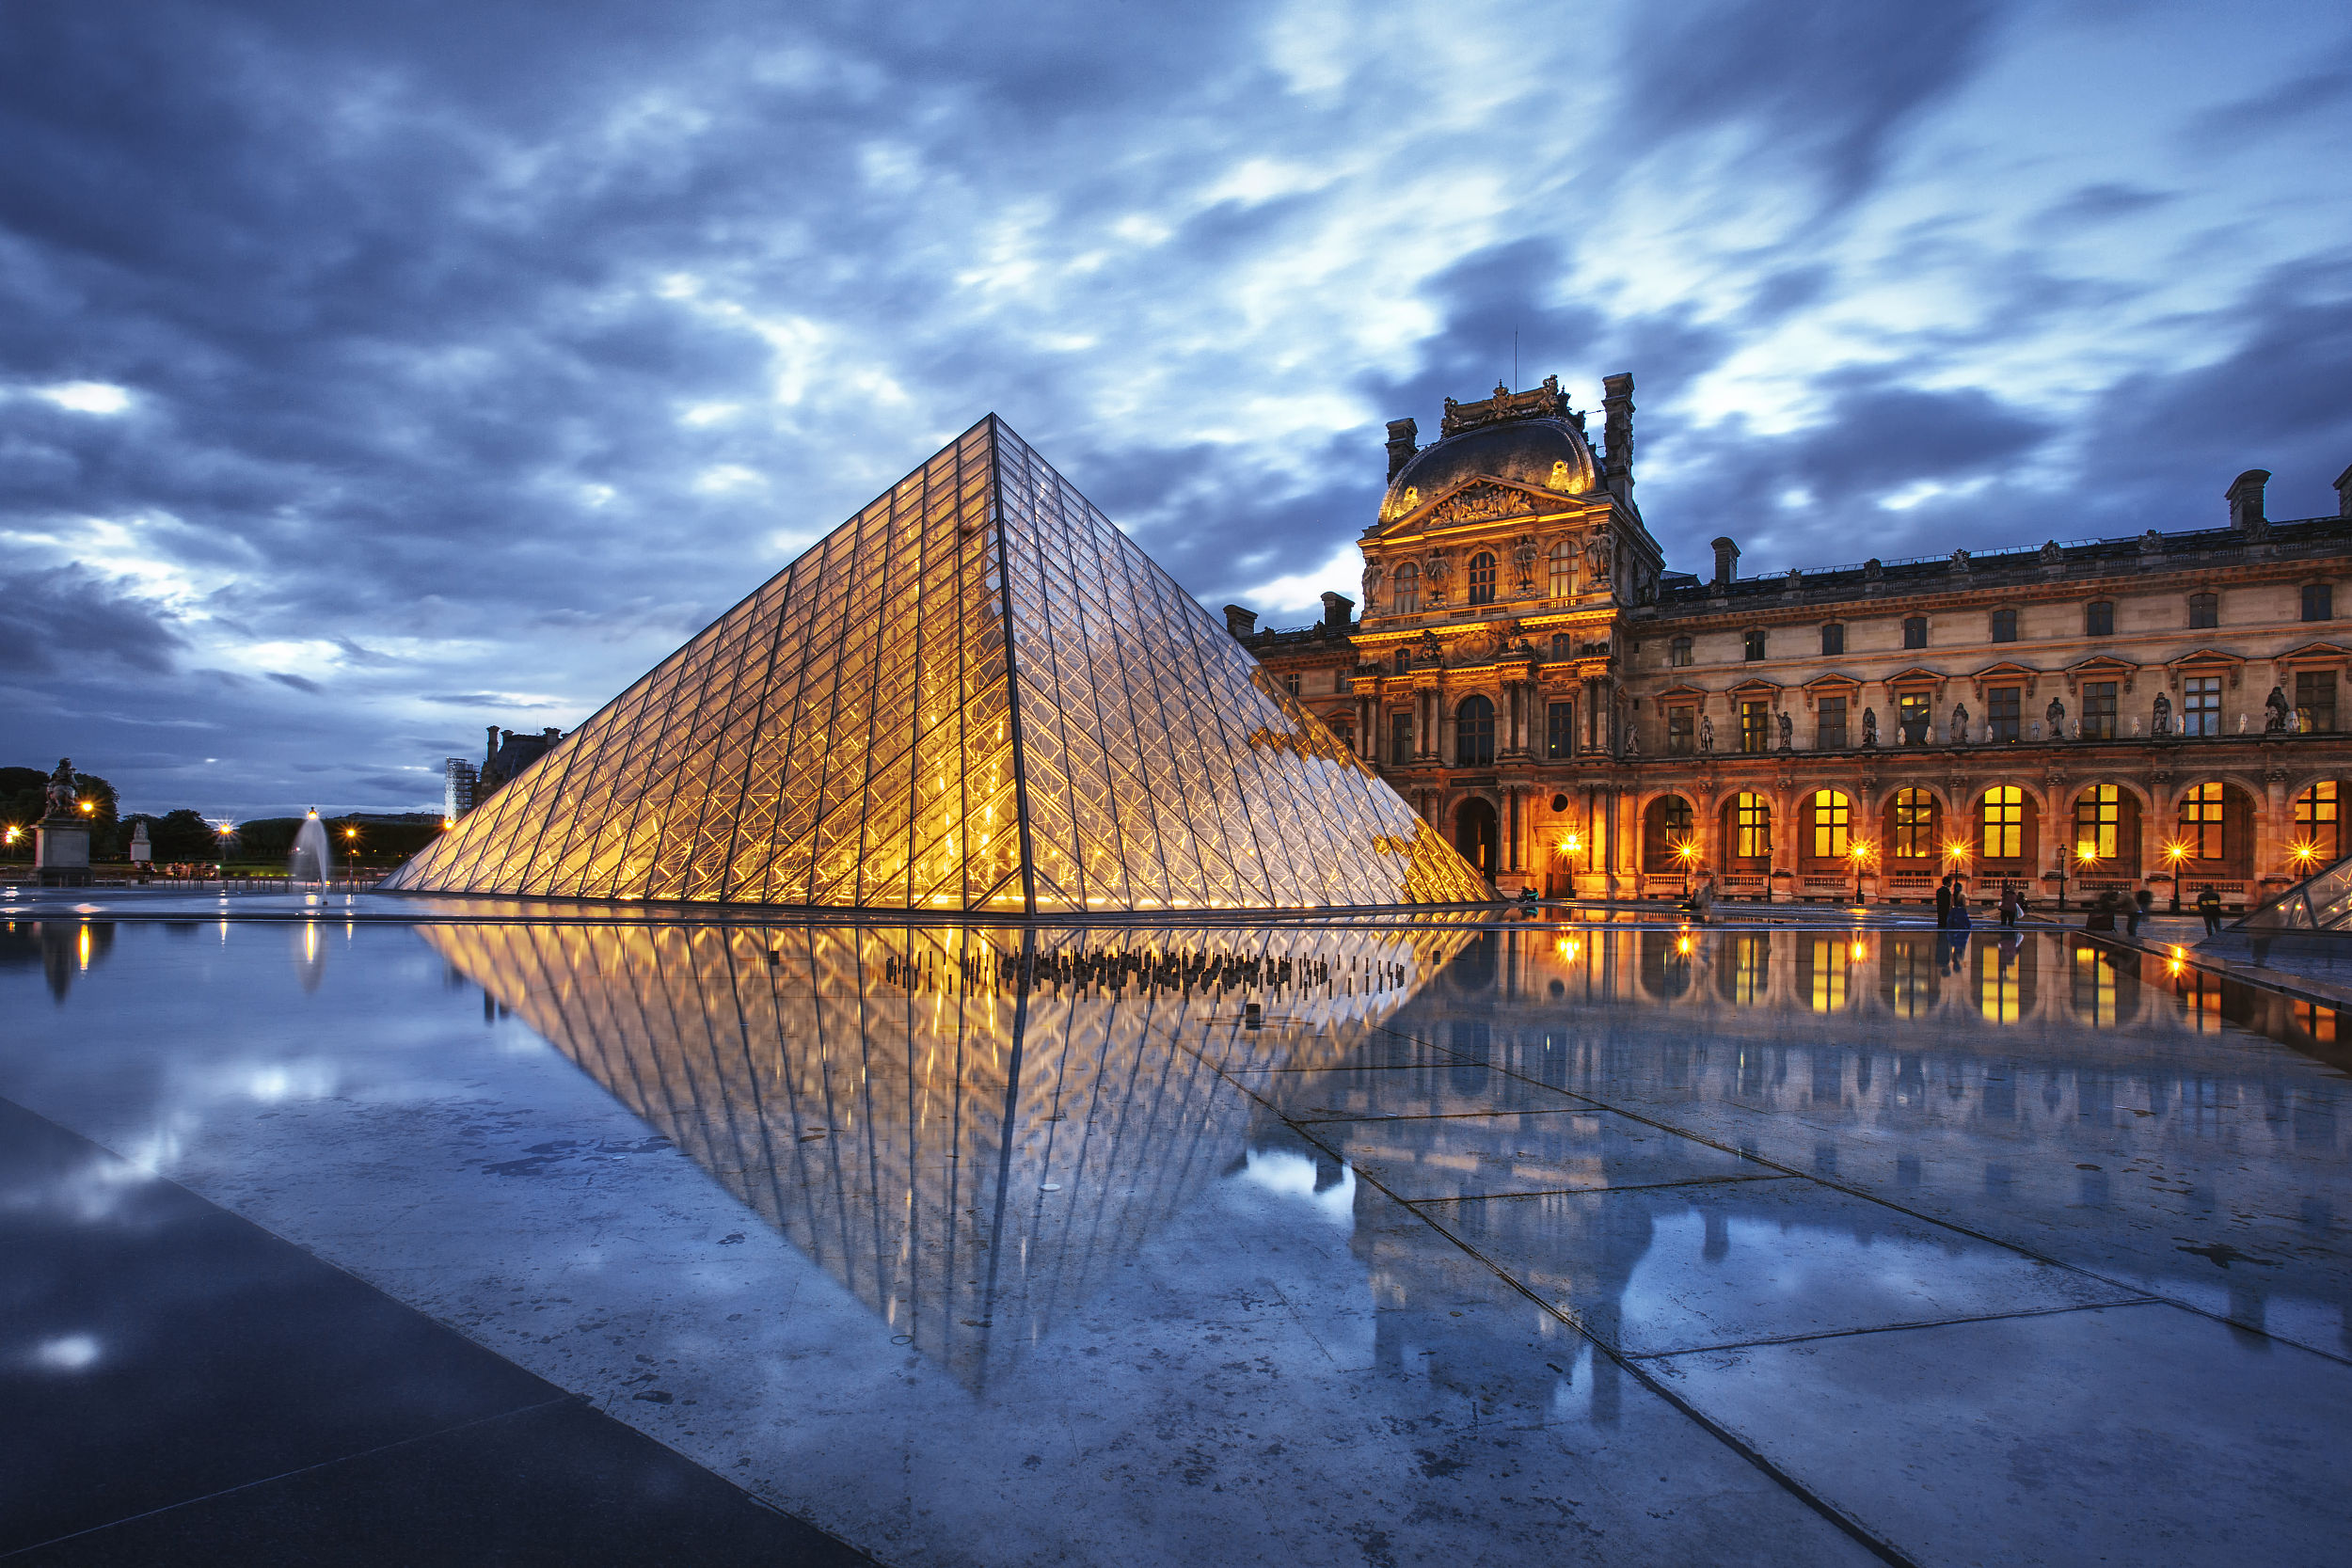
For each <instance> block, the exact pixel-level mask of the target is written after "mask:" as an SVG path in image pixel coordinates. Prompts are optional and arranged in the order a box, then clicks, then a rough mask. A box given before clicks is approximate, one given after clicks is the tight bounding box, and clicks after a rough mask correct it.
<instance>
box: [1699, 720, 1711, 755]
mask: <svg viewBox="0 0 2352 1568" xmlns="http://www.w3.org/2000/svg"><path fill="white" fill-rule="evenodd" d="M1714 749H1715V721H1713V720H1712V719H1709V718H1708V717H1707V715H1705V714H1703V713H1702V714H1700V715H1699V750H1700V751H1702V752H1711V751H1713V750H1714Z"/></svg>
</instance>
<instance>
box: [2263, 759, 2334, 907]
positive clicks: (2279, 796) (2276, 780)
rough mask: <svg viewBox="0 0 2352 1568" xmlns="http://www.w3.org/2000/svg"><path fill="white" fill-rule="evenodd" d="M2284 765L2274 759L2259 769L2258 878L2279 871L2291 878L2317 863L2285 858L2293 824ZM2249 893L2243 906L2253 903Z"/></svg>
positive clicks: (2306, 871)
mask: <svg viewBox="0 0 2352 1568" xmlns="http://www.w3.org/2000/svg"><path fill="white" fill-rule="evenodd" d="M2288 817H2289V813H2288V802H2287V775H2286V769H2285V768H2280V767H2278V766H2277V765H2276V763H2275V762H2274V763H2273V765H2272V766H2271V767H2269V768H2265V769H2264V770H2263V809H2262V814H2261V815H2260V816H2256V817H2255V818H2254V875H2255V876H2256V877H2258V878H2261V877H2268V876H2271V875H2273V874H2274V873H2276V874H2283V875H2285V876H2286V877H2288V878H2290V879H2298V880H2299V879H2301V878H2303V877H2305V876H2308V875H2310V873H2311V872H2312V871H2316V870H2318V869H2319V866H2318V865H2317V864H2313V865H2312V866H2310V867H2308V868H2297V867H2296V865H2294V864H2293V863H2290V862H2289V861H2288V859H2287V846H2288V844H2289V843H2290V842H2292V838H2293V833H2294V824H2293V823H2292V822H2291V821H2290V820H2289V819H2288ZM2254 902H2255V899H2254V897H2253V896H2252V895H2249V898H2248V900H2247V906H2246V907H2247V908H2248V909H2252V908H2253V907H2254Z"/></svg>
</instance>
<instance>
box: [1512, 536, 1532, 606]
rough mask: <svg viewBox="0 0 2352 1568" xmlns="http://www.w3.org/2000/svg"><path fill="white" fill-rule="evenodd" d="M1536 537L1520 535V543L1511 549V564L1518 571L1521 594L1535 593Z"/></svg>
mask: <svg viewBox="0 0 2352 1568" xmlns="http://www.w3.org/2000/svg"><path fill="white" fill-rule="evenodd" d="M1535 558H1536V550H1535V536H1534V534H1532V533H1522V534H1520V535H1519V542H1518V544H1517V545H1514V546H1512V547H1511V564H1512V565H1513V566H1515V567H1517V568H1518V574H1519V592H1520V593H1522V594H1533V593H1534V592H1535Z"/></svg>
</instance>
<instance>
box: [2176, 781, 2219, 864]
mask: <svg viewBox="0 0 2352 1568" xmlns="http://www.w3.org/2000/svg"><path fill="white" fill-rule="evenodd" d="M2221 791H2222V785H2221V784H2220V782H2219V781H2215V782H2213V783H2210V784H2191V785H2190V786H2189V791H2188V793H2187V794H2186V795H2184V796H2182V797H2181V839H2180V842H2181V847H2183V848H2184V849H2186V850H2187V851H2188V858H2189V859H2190V860H2195V861H2217V860H2219V859H2221V857H2222V848H2221V842H2222V841H2221V825H2222V817H2223V815H2224V798H2223V796H2222V793H2221Z"/></svg>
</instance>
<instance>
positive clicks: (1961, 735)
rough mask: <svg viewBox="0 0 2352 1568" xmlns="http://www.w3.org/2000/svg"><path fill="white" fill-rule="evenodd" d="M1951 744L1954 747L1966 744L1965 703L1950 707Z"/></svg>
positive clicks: (1966, 720) (1966, 716) (1966, 722)
mask: <svg viewBox="0 0 2352 1568" xmlns="http://www.w3.org/2000/svg"><path fill="white" fill-rule="evenodd" d="M1952 744H1953V745H1955V746H1965V745H1966V744H1968V705H1967V704H1966V703H1954V704H1953V705H1952Z"/></svg>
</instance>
